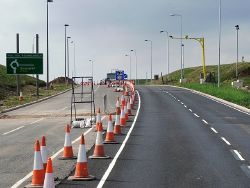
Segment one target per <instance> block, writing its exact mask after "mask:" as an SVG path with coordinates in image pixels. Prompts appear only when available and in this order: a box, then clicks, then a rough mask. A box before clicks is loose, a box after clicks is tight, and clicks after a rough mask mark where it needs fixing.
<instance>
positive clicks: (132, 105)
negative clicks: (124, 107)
mask: <svg viewBox="0 0 250 188" xmlns="http://www.w3.org/2000/svg"><path fill="white" fill-rule="evenodd" d="M129 103H130V109H131V110H132V109H134V102H133V98H132V96H130V100H129Z"/></svg>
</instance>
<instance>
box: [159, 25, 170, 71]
mask: <svg viewBox="0 0 250 188" xmlns="http://www.w3.org/2000/svg"><path fill="white" fill-rule="evenodd" d="M164 32H165V33H166V34H167V38H168V44H167V48H168V50H167V54H168V72H167V73H168V75H169V33H168V31H166V30H165V31H160V33H164Z"/></svg>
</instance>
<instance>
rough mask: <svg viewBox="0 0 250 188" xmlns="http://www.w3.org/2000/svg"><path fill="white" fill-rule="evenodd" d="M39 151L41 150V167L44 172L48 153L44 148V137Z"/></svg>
mask: <svg viewBox="0 0 250 188" xmlns="http://www.w3.org/2000/svg"><path fill="white" fill-rule="evenodd" d="M40 149H41V155H42V161H43V167H44V170H45V169H46V166H47V160H48V151H47V147H46V138H45V136H43V137H42V145H41V148H40Z"/></svg>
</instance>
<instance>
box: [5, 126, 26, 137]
mask: <svg viewBox="0 0 250 188" xmlns="http://www.w3.org/2000/svg"><path fill="white" fill-rule="evenodd" d="M24 127H25V126H21V127H17V128H16V129H13V130H11V131H8V132H6V133H3V134H2V135H7V134H10V133H13V132H15V131H17V130H19V129H22V128H24Z"/></svg>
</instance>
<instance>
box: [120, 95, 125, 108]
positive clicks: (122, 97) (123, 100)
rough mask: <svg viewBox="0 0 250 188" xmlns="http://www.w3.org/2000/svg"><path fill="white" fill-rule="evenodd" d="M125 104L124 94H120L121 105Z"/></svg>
mask: <svg viewBox="0 0 250 188" xmlns="http://www.w3.org/2000/svg"><path fill="white" fill-rule="evenodd" d="M124 105H125V97H124V95H122V96H121V106H124Z"/></svg>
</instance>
